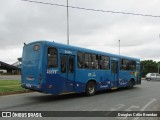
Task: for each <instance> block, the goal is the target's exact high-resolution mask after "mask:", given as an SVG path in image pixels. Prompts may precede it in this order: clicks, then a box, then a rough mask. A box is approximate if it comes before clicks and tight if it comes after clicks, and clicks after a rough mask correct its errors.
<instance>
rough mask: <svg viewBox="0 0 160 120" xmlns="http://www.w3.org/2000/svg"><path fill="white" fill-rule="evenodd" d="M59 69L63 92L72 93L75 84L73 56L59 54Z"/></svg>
mask: <svg viewBox="0 0 160 120" xmlns="http://www.w3.org/2000/svg"><path fill="white" fill-rule="evenodd" d="M60 61H61V62H60V63H61V66H60V69H61V77H62V79H63V80H62V81H63V83H62V84H63V92H74V83H75V56H74V55H66V54H61V56H60Z"/></svg>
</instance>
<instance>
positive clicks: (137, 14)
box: [21, 0, 160, 18]
mask: <svg viewBox="0 0 160 120" xmlns="http://www.w3.org/2000/svg"><path fill="white" fill-rule="evenodd" d="M21 1H26V2H31V3H38V4H45V5H52V6H59V7H68V8H73V9H81V10H88V11H95V12H104V13H113V14H124V15H134V16H143V17H155V18H160V16H156V15H149V14H141V13H130V12H120V11H112V10H100V9H92V8H83V7H77V6H66V5H62V4H55V3H48V2H40V1H33V0H21Z"/></svg>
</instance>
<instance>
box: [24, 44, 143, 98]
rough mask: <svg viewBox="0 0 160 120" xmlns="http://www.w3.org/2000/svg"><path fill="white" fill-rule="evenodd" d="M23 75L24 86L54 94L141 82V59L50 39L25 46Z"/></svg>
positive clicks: (88, 90)
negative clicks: (50, 40)
mask: <svg viewBox="0 0 160 120" xmlns="http://www.w3.org/2000/svg"><path fill="white" fill-rule="evenodd" d="M21 74H22V80H21V86H22V87H23V88H26V89H30V90H34V91H39V92H42V93H50V94H54V95H59V94H66V93H67V94H68V93H82V92H84V93H86V94H87V95H88V96H92V95H94V94H95V93H96V91H99V90H106V89H117V88H121V87H128V88H133V86H134V85H137V84H141V69H140V60H139V59H136V58H131V57H125V56H121V55H115V54H111V53H106V52H100V51H95V50H90V49H85V48H81V47H75V46H71V45H64V44H60V43H55V42H49V41H36V42H32V43H29V44H27V45H25V46H24V47H23V55H22V69H21Z"/></svg>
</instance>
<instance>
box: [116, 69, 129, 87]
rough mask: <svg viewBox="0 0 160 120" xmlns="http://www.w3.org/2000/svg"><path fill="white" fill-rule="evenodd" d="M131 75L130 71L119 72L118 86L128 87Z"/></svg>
mask: <svg viewBox="0 0 160 120" xmlns="http://www.w3.org/2000/svg"><path fill="white" fill-rule="evenodd" d="M129 76H130V72H128V71H120V72H119V80H118V87H127V86H128V81H129V80H130V78H129Z"/></svg>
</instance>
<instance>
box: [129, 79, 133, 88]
mask: <svg viewBox="0 0 160 120" xmlns="http://www.w3.org/2000/svg"><path fill="white" fill-rule="evenodd" d="M133 84H134V83H133V80H130V81H129V82H128V88H129V89H132V88H133Z"/></svg>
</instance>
